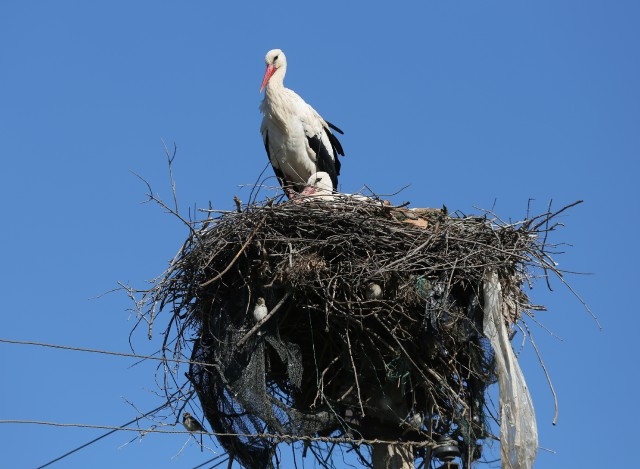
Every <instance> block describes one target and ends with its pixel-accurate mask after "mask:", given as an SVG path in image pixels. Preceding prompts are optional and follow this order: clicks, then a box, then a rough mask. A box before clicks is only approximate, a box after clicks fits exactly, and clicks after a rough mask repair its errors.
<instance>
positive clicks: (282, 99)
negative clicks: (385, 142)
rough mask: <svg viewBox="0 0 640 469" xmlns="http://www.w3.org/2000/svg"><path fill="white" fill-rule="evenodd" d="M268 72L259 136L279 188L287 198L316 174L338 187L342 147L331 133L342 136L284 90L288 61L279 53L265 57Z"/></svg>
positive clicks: (272, 51)
mask: <svg viewBox="0 0 640 469" xmlns="http://www.w3.org/2000/svg"><path fill="white" fill-rule="evenodd" d="M264 60H265V62H266V63H267V70H266V72H265V74H264V78H263V79H262V85H261V86H260V92H262V90H263V89H264V88H265V87H266V92H265V96H264V99H263V100H262V104H261V105H260V111H261V112H262V114H263V116H264V117H263V119H262V125H261V126H260V133H262V139H263V140H264V147H265V149H266V150H267V155H269V161H270V162H271V165H272V166H273V171H274V172H275V173H276V176H277V177H278V180H279V181H280V184H281V185H282V188H283V189H284V191H285V193H286V194H287V196H288V197H289V198H292V197H293V196H294V194H295V193H296V192H303V191H304V189H305V187H306V185H307V181H308V180H309V177H310V176H311V175H312V174H314V173H316V172H325V173H327V174H329V177H330V178H331V182H332V189H336V188H337V187H338V175H339V174H340V161H339V160H338V155H341V156H344V151H343V150H342V145H340V142H339V141H338V139H337V138H336V136H335V135H334V134H333V133H332V132H331V129H333V130H335V131H336V132H339V133H343V132H342V130H340V129H339V128H337V127H336V126H334V125H333V124H331V123H329V122H327V121H325V120H324V119H323V118H322V117H320V114H318V113H317V112H316V111H315V109H313V108H312V107H311V106H309V105H308V104H307V103H306V102H305V101H304V100H303V99H302V98H301V97H300V96H298V95H297V94H296V93H295V92H294V91H292V90H290V89H288V88H285V86H284V76H285V74H286V73H287V58H286V57H285V55H284V53H283V52H282V51H281V50H280V49H273V50H270V51H269V52H267V55H266V56H265V59H264Z"/></svg>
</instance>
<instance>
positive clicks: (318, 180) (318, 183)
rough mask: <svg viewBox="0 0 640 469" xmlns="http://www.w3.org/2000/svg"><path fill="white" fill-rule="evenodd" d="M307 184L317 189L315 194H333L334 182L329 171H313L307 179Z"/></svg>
mask: <svg viewBox="0 0 640 469" xmlns="http://www.w3.org/2000/svg"><path fill="white" fill-rule="evenodd" d="M307 186H308V187H311V188H313V189H315V191H314V193H315V194H321V195H329V194H333V182H332V181H331V176H329V173H325V172H324V171H319V172H317V173H313V174H312V175H311V176H310V177H309V180H308V181H307Z"/></svg>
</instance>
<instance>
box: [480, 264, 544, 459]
mask: <svg viewBox="0 0 640 469" xmlns="http://www.w3.org/2000/svg"><path fill="white" fill-rule="evenodd" d="M483 293H484V326H483V328H484V335H485V336H486V337H487V338H488V339H489V341H490V342H491V346H492V347H493V351H494V354H495V360H496V369H497V373H498V385H499V386H500V397H499V400H500V453H501V459H502V467H503V468H504V469H531V468H532V467H533V462H534V461H535V458H536V453H537V451H538V427H537V424H536V416H535V413H534V410H533V402H532V401H531V395H530V394H529V390H528V388H527V383H526V382H525V380H524V375H523V374H522V370H521V369H520V365H519V364H518V360H517V358H516V356H515V354H514V353H513V348H512V347H511V342H510V341H509V334H508V331H507V327H506V325H505V319H504V317H503V315H502V288H501V286H500V281H499V280H498V274H497V273H496V272H495V271H487V272H485V276H484V284H483Z"/></svg>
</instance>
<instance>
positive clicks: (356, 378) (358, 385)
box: [346, 328, 365, 417]
mask: <svg viewBox="0 0 640 469" xmlns="http://www.w3.org/2000/svg"><path fill="white" fill-rule="evenodd" d="M346 335H347V344H349V358H350V359H351V367H352V368H353V377H354V379H355V380H356V389H357V390H358V403H359V404H360V412H362V416H363V417H364V416H365V414H364V407H363V406H362V393H361V392H360V381H358V370H357V369H356V364H355V363H354V361H353V353H352V352H351V339H349V329H348V328H347V331H346Z"/></svg>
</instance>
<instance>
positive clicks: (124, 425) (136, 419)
mask: <svg viewBox="0 0 640 469" xmlns="http://www.w3.org/2000/svg"><path fill="white" fill-rule="evenodd" d="M169 404H170V402H165V403H164V404H162V405H161V406H159V407H156V408H155V409H153V410H150V411H149V412H147V413H146V414H144V415H141V416H139V417H136V418H135V419H133V420H131V421H129V422H127V423H125V424H123V425H121V426H120V427H113V429H112V430H111V431H108V432H107V433H105V434H103V435H101V436H99V437H98V438H94V439H93V440H91V441H89V442H87V443H85V444H83V445H81V446H78V447H77V448H74V449H72V450H71V451H67V452H66V453H64V454H63V455H62V456H59V457H57V458H55V459H52V460H51V461H49V462H48V463H46V464H43V465H42V466H38V468H37V469H42V468H43V467H47V466H50V465H51V464H53V463H55V462H58V461H60V460H61V459H64V458H66V457H67V456H71V455H72V454H73V453H75V452H77V451H80V450H81V449H83V448H86V447H87V446H89V445H92V444H94V443H95V442H97V441H100V440H102V439H103V438H105V437H107V436H109V435H111V434H112V433H115V432H117V431H118V430H121V429H123V428H124V427H126V426H127V425H131V424H132V423H135V422H137V421H138V420H140V419H142V418H145V417H146V416H148V415H151V414H153V413H154V412H157V411H159V410H161V409H164V408H165V407H167V406H168V405H169ZM0 422H2V421H0ZM138 431H140V429H138Z"/></svg>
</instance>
